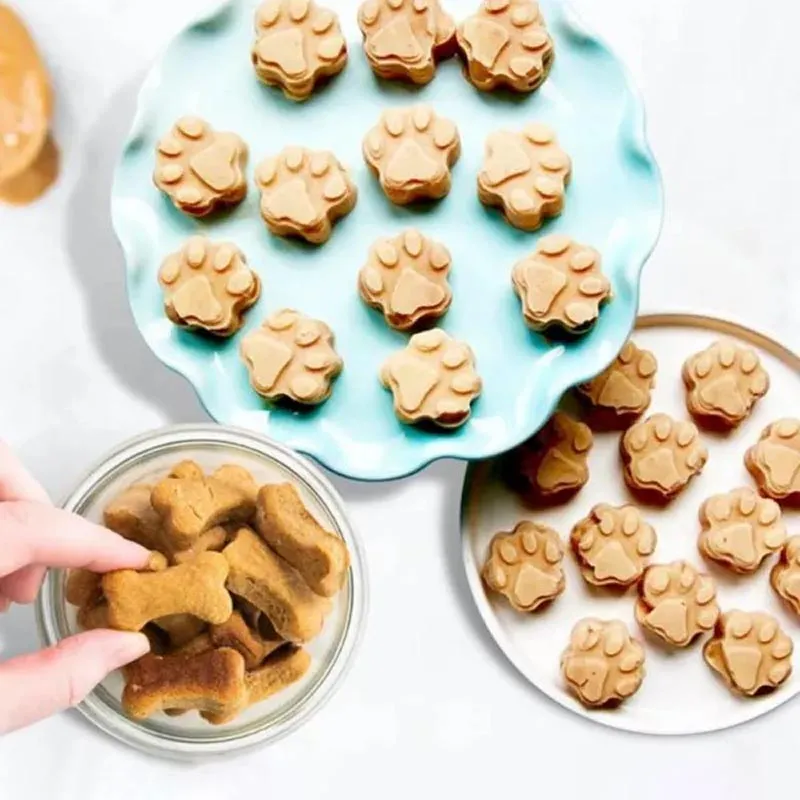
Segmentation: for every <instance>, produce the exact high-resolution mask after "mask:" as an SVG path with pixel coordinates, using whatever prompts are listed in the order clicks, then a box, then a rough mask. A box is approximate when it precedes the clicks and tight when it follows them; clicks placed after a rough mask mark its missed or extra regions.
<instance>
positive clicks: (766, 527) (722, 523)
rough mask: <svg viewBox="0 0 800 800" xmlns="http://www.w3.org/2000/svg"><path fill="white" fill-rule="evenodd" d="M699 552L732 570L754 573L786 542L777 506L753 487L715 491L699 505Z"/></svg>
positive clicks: (784, 530)
mask: <svg viewBox="0 0 800 800" xmlns="http://www.w3.org/2000/svg"><path fill="white" fill-rule="evenodd" d="M700 525H701V527H702V530H701V532H700V538H699V539H698V542H697V546H698V548H699V549H700V552H701V553H702V554H703V555H704V556H705V557H706V558H709V559H711V560H712V561H716V562H717V563H718V564H721V565H722V566H724V567H728V569H731V570H733V571H734V572H739V573H742V574H749V573H751V572H755V571H756V570H757V569H758V568H759V567H760V566H761V563H762V562H763V561H764V559H765V558H767V557H768V556H771V555H772V554H773V553H777V552H778V550H780V549H781V547H783V545H784V543H785V542H786V527H785V526H784V524H783V520H782V519H781V509H780V506H779V505H778V504H777V503H776V502H775V501H774V500H765V499H764V498H763V497H760V496H759V494H758V493H757V492H756V491H754V490H753V489H749V488H743V489H734V490H733V491H732V492H727V493H726V494H715V495H714V496H713V497H709V498H708V500H706V501H705V502H704V503H703V505H702V506H700Z"/></svg>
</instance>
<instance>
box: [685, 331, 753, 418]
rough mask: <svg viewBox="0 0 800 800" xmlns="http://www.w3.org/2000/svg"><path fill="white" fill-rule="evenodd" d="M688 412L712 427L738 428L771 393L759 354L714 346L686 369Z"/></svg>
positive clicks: (728, 343) (726, 343)
mask: <svg viewBox="0 0 800 800" xmlns="http://www.w3.org/2000/svg"><path fill="white" fill-rule="evenodd" d="M683 382H684V383H685V384H686V390H687V393H686V408H688V409H689V413H690V414H691V415H692V416H693V417H694V418H695V419H696V420H697V421H698V422H699V423H700V424H704V425H707V426H709V427H712V428H713V427H720V428H735V427H736V426H737V425H738V424H739V423H740V422H742V421H743V420H744V419H746V418H747V416H748V414H750V412H751V411H752V410H753V406H754V405H755V403H756V401H757V400H758V399H759V398H761V397H763V396H764V395H765V394H766V393H767V389H769V376H768V375H767V373H766V372H765V371H764V368H763V367H762V366H761V360H760V359H759V357H758V354H757V353H756V351H755V350H753V349H752V348H750V347H741V346H740V345H738V344H735V343H734V342H731V341H721V342H714V343H713V344H712V345H710V346H709V347H707V348H706V349H705V350H703V351H701V352H700V353H695V355H693V356H691V357H690V358H688V359H687V360H686V362H685V363H684V365H683Z"/></svg>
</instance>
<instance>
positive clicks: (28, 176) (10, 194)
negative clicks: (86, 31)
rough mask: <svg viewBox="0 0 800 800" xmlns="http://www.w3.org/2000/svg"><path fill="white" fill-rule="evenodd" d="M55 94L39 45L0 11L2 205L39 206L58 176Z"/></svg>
mask: <svg viewBox="0 0 800 800" xmlns="http://www.w3.org/2000/svg"><path fill="white" fill-rule="evenodd" d="M52 114H53V94H52V89H51V86H50V79H49V76H48V74H47V69H46V68H45V66H44V64H43V62H42V60H41V58H40V56H39V52H38V51H37V49H36V45H35V44H34V43H33V40H32V39H31V37H30V34H29V33H28V31H27V29H26V28H25V26H24V25H23V24H22V21H21V20H20V19H19V17H18V16H17V15H16V14H15V13H14V11H12V10H11V9H10V8H9V7H8V6H5V5H0V200H2V201H5V202H8V203H14V204H24V203H30V202H33V201H34V200H36V199H37V198H38V197H39V196H40V195H42V194H43V193H44V192H45V191H46V190H47V188H48V187H49V186H50V185H51V184H52V183H53V182H54V181H55V179H56V177H57V175H58V149H57V147H56V145H55V143H54V142H53V140H52V139H51V137H50V122H51V119H52Z"/></svg>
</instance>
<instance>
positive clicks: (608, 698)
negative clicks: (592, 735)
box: [561, 618, 645, 708]
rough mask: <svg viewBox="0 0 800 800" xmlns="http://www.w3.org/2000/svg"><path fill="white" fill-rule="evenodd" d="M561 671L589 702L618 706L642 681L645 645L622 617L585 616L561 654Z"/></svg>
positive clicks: (580, 697)
mask: <svg viewBox="0 0 800 800" xmlns="http://www.w3.org/2000/svg"><path fill="white" fill-rule="evenodd" d="M561 674H562V675H563V677H564V680H565V681H566V684H567V686H568V687H569V689H570V691H571V692H573V694H575V695H576V697H577V698H578V700H580V701H581V703H583V704H584V705H585V706H588V707H589V708H602V707H609V706H617V705H619V704H620V703H621V702H622V701H623V700H625V699H627V698H628V697H630V696H631V695H632V694H634V693H635V692H636V691H637V690H638V688H639V687H640V686H641V685H642V681H643V680H644V675H645V671H644V648H643V647H642V645H641V644H640V643H639V642H638V641H637V640H636V639H634V638H633V637H632V636H631V635H630V633H629V632H628V628H627V627H626V626H625V623H624V622H620V620H616V619H614V620H602V619H592V618H587V619H582V620H580V622H578V623H577V624H576V625H575V627H574V628H573V629H572V634H571V635H570V640H569V646H568V647H567V649H566V650H565V651H564V653H563V654H562V656H561Z"/></svg>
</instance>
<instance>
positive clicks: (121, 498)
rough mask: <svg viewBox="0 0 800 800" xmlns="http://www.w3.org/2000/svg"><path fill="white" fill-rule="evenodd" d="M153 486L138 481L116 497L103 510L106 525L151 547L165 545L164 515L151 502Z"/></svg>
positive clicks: (159, 547)
mask: <svg viewBox="0 0 800 800" xmlns="http://www.w3.org/2000/svg"><path fill="white" fill-rule="evenodd" d="M150 492H151V486H150V484H147V483H135V484H133V485H132V486H129V487H128V488H127V489H125V490H123V491H122V493H121V494H119V495H118V496H117V497H115V498H114V499H113V500H112V501H111V502H110V503H109V504H108V505H107V506H106V507H105V510H104V511H103V524H104V525H105V526H106V528H110V529H111V530H112V531H114V533H118V534H119V535H120V536H124V537H125V538H126V539H130V540H131V541H134V542H137V543H138V544H140V545H142V547H146V548H147V549H148V550H160V549H161V548H162V547H163V537H162V533H161V529H162V527H163V526H162V524H161V517H159V516H158V514H157V513H156V511H155V510H154V509H153V506H152V505H151V504H150Z"/></svg>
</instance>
